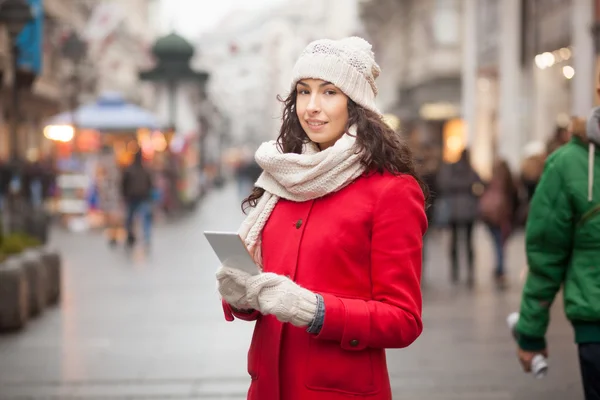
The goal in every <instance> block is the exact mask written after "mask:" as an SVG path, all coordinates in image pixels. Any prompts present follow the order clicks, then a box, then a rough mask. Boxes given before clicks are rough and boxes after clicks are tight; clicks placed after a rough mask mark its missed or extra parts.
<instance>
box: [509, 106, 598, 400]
mask: <svg viewBox="0 0 600 400" xmlns="http://www.w3.org/2000/svg"><path fill="white" fill-rule="evenodd" d="M571 130H572V133H573V137H572V138H571V140H570V141H569V142H568V143H567V144H565V145H564V146H562V147H561V148H559V149H558V150H556V151H555V152H554V153H552V154H551V155H550V156H549V157H548V159H547V160H546V165H545V168H544V172H543V174H542V178H541V180H540V182H539V184H538V186H537V188H536V190H535V193H534V195H533V199H532V201H531V206H530V211H529V216H528V219H527V226H526V252H527V262H528V264H529V273H528V276H527V282H526V284H525V287H524V289H523V297H522V300H521V310H520V317H519V321H518V323H517V326H516V331H517V337H518V344H519V350H518V356H519V359H520V361H521V364H522V365H523V368H524V369H525V371H527V372H529V371H530V369H531V361H532V359H533V357H534V356H535V355H536V354H540V353H541V354H544V355H546V356H547V349H546V340H545V335H546V330H547V328H548V323H549V320H550V314H549V312H550V306H551V305H552V302H553V300H554V297H555V296H556V293H557V292H558V291H559V289H560V288H561V286H562V287H563V293H564V307H565V312H566V314H567V318H568V319H569V320H570V321H571V323H572V325H573V327H574V330H575V342H576V343H577V345H578V349H579V361H580V368H581V376H582V382H583V386H584V391H585V398H586V400H592V399H594V400H596V399H600V182H596V183H595V182H594V177H600V154H597V153H596V151H595V150H596V146H597V145H600V107H599V108H595V109H594V110H592V114H591V116H590V118H589V119H588V121H587V125H586V122H585V120H582V119H578V118H574V119H573V120H572V122H571Z"/></svg>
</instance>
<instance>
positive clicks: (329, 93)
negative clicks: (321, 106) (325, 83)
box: [325, 90, 336, 96]
mask: <svg viewBox="0 0 600 400" xmlns="http://www.w3.org/2000/svg"><path fill="white" fill-rule="evenodd" d="M325 94H326V95H328V96H333V95H334V94H336V91H335V90H327V91H325Z"/></svg>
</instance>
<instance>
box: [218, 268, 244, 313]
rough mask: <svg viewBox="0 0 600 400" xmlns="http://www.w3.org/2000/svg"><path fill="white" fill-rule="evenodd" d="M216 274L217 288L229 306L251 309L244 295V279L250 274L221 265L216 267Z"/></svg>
mask: <svg viewBox="0 0 600 400" xmlns="http://www.w3.org/2000/svg"><path fill="white" fill-rule="evenodd" d="M216 276H217V289H218V290H219V293H220V294H221V297H222V298H223V299H224V300H225V301H226V302H227V303H228V304H229V305H230V306H232V307H233V308H235V309H237V310H240V311H243V310H250V309H252V306H250V304H249V303H248V300H247V297H246V281H247V280H248V278H249V277H250V274H248V273H246V272H244V271H240V270H239V269H235V268H229V267H224V266H221V267H219V269H217V273H216Z"/></svg>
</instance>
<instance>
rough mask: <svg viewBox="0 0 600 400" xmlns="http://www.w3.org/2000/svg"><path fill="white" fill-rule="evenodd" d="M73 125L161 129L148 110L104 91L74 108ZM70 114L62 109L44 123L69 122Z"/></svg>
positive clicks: (100, 129) (97, 128) (110, 129)
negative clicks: (92, 99)
mask: <svg viewBox="0 0 600 400" xmlns="http://www.w3.org/2000/svg"><path fill="white" fill-rule="evenodd" d="M74 114H75V115H74V116H75V121H74V122H75V124H76V126H77V127H78V128H82V129H96V130H98V131H129V130H136V129H138V128H148V129H160V128H161V126H160V123H159V122H158V119H157V118H156V116H155V115H154V114H153V113H151V112H150V111H148V110H146V109H144V108H142V107H139V106H137V105H135V104H132V103H128V102H126V101H125V100H124V99H123V96H122V95H121V94H120V93H113V92H110V93H104V94H102V95H101V96H100V97H98V99H97V100H96V101H95V102H94V103H91V104H86V105H83V106H81V107H79V108H78V109H77V110H75V113H74ZM72 123H73V113H72V112H70V111H68V112H63V113H61V114H58V115H55V116H54V117H51V118H50V119H49V120H47V121H46V123H45V125H70V124H72Z"/></svg>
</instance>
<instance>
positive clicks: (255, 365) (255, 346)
mask: <svg viewBox="0 0 600 400" xmlns="http://www.w3.org/2000/svg"><path fill="white" fill-rule="evenodd" d="M261 320H262V317H259V318H258V319H257V320H256V325H254V332H253V333H252V342H250V349H249V350H248V374H250V378H252V380H256V379H258V371H259V368H260V352H261V347H262V346H261V342H262V335H261V332H260V329H261V325H262V321H261Z"/></svg>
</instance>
